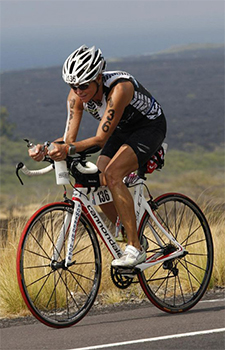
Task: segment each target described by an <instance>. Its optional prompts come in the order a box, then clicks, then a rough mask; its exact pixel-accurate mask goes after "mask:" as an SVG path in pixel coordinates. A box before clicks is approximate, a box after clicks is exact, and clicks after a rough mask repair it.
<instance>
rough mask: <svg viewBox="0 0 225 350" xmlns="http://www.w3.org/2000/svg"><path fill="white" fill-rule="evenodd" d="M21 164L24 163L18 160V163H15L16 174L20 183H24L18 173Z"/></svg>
mask: <svg viewBox="0 0 225 350" xmlns="http://www.w3.org/2000/svg"><path fill="white" fill-rule="evenodd" d="M23 166H24V164H23V163H22V162H20V163H18V164H17V165H16V176H17V177H18V179H19V181H20V183H21V185H24V183H23V181H22V179H21V177H20V175H19V171H20V169H22V167H23Z"/></svg>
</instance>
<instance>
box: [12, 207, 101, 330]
mask: <svg viewBox="0 0 225 350" xmlns="http://www.w3.org/2000/svg"><path fill="white" fill-rule="evenodd" d="M72 212H73V208H72V206H71V205H70V204H67V203H53V204H49V205H46V206H44V207H43V208H41V209H40V210H38V211H37V212H36V213H35V214H34V215H33V216H32V218H31V219H30V220H29V221H28V223H27V225H26V227H25V229H24V231H23V233H22V236H21V240H20V244H19V247H18V255H17V276H18V281H19V286H20V290H21V293H22V296H23V298H24V301H25V303H26V305H27V306H28V308H29V310H30V311H31V312H32V314H33V315H34V316H35V317H36V318H37V319H38V320H39V321H41V322H42V323H44V324H45V325H47V326H50V327H54V328H63V327H69V326H72V325H74V324H75V323H77V322H79V321H80V320H81V319H82V318H83V317H84V316H85V315H86V314H87V312H88V311H89V310H90V308H91V306H92V304H93V303H94V301H95V298H96V296H97V293H98V289H99V285H100V279H101V253H100V248H99V243H98V239H97V237H96V234H95V231H94V230H93V228H92V227H91V226H90V224H89V222H88V221H87V219H86V218H85V216H84V215H83V214H81V218H80V221H79V224H78V229H77V232H76V237H75V243H74V247H73V251H72V254H73V258H72V264H71V266H69V267H65V263H64V262H65V256H66V247H67V239H68V231H69V230H67V232H65V238H64V239H62V242H63V243H62V248H61V250H60V251H58V250H57V249H56V248H55V247H56V244H57V240H58V237H59V232H60V230H61V229H62V227H63V223H64V222H65V218H66V216H67V219H68V218H69V220H68V221H69V222H70V216H71V214H72ZM61 237H63V236H62V235H61ZM53 251H55V252H56V253H57V254H58V258H57V261H54V262H52V257H53Z"/></svg>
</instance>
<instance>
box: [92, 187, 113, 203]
mask: <svg viewBox="0 0 225 350" xmlns="http://www.w3.org/2000/svg"><path fill="white" fill-rule="evenodd" d="M112 201H113V198H112V194H111V192H110V190H109V189H108V188H107V187H99V188H98V189H97V191H95V192H93V193H92V203H93V204H94V205H101V204H105V203H109V202H112Z"/></svg>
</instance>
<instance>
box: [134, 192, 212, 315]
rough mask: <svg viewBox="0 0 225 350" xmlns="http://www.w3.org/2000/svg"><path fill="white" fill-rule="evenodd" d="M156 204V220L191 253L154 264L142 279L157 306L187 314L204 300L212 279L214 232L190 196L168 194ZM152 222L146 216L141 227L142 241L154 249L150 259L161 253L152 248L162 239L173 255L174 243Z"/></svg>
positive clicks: (150, 297)
mask: <svg viewBox="0 0 225 350" xmlns="http://www.w3.org/2000/svg"><path fill="white" fill-rule="evenodd" d="M155 202H156V207H157V208H156V209H154V215H155V217H156V218H157V220H158V221H159V223H160V224H161V225H162V226H163V227H164V228H165V230H166V231H167V232H168V233H169V234H170V235H171V236H172V237H174V238H175V239H176V240H178V242H179V244H181V245H182V246H183V247H184V248H185V249H186V250H187V254H186V255H184V256H183V257H180V258H175V259H174V258H171V259H169V260H167V261H165V262H164V263H163V264H162V263H159V266H157V265H154V266H152V267H151V268H149V269H146V270H144V271H143V272H141V273H140V274H139V275H138V278H139V281H140V283H141V286H142V288H143V290H144V292H145V294H146V296H147V297H148V298H149V299H150V300H151V301H152V302H153V303H154V304H155V305H156V306H157V307H159V308H160V309H162V310H163V311H166V312H171V313H176V312H181V311H185V310H188V309H190V308H191V307H193V306H194V305H195V304H196V303H197V302H198V301H199V300H200V298H201V297H202V296H203V294H204V292H205V290H206V288H207V285H208V283H209V280H210V276H211V273H212V266H213V265H212V263H213V247H212V239H211V233H210V229H209V227H208V224H207V221H206V219H205V217H204V215H203V214H202V212H201V211H200V210H199V208H198V207H197V206H196V205H195V203H194V202H193V201H191V200H190V199H188V198H187V197H186V196H183V195H181V194H167V195H164V196H161V197H159V199H157V200H155ZM153 207H154V206H153ZM148 220H149V216H148V215H146V217H145V219H144V220H143V222H142V227H141V228H140V240H141V237H142V235H144V236H145V237H146V239H147V240H148V242H149V246H150V249H149V250H148V252H147V258H150V257H151V254H152V252H154V251H157V250H156V249H153V250H152V249H151V247H152V246H153V247H154V245H156V246H159V241H158V237H159V239H160V241H161V242H163V245H164V246H163V247H161V249H159V251H161V252H163V251H165V252H168V251H169V252H170V251H171V249H173V246H174V244H173V242H171V241H170V238H169V237H167V236H166V235H164V236H163V238H162V233H160V234H159V233H158V232H160V231H159V228H158V226H157V225H156V223H155V222H154V223H152V222H151V223H150V224H149V223H148ZM151 225H154V231H153V232H152V231H151V229H149V227H150V228H151ZM154 232H157V233H155V234H154ZM149 261H150V260H149Z"/></svg>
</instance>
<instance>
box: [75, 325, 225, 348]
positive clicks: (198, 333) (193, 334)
mask: <svg viewBox="0 0 225 350" xmlns="http://www.w3.org/2000/svg"><path fill="white" fill-rule="evenodd" d="M220 332H225V328H218V329H209V330H207V331H198V332H190V333H181V334H172V335H165V336H161V337H154V338H147V339H139V340H131V341H125V342H120V343H112V344H103V345H94V346H88V347H85V348H75V349H68V350H97V349H107V348H112V347H118V346H123V345H132V344H141V343H147V342H153V341H159V340H167V339H175V338H184V337H193V336H195V335H202V334H210V333H220Z"/></svg>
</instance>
